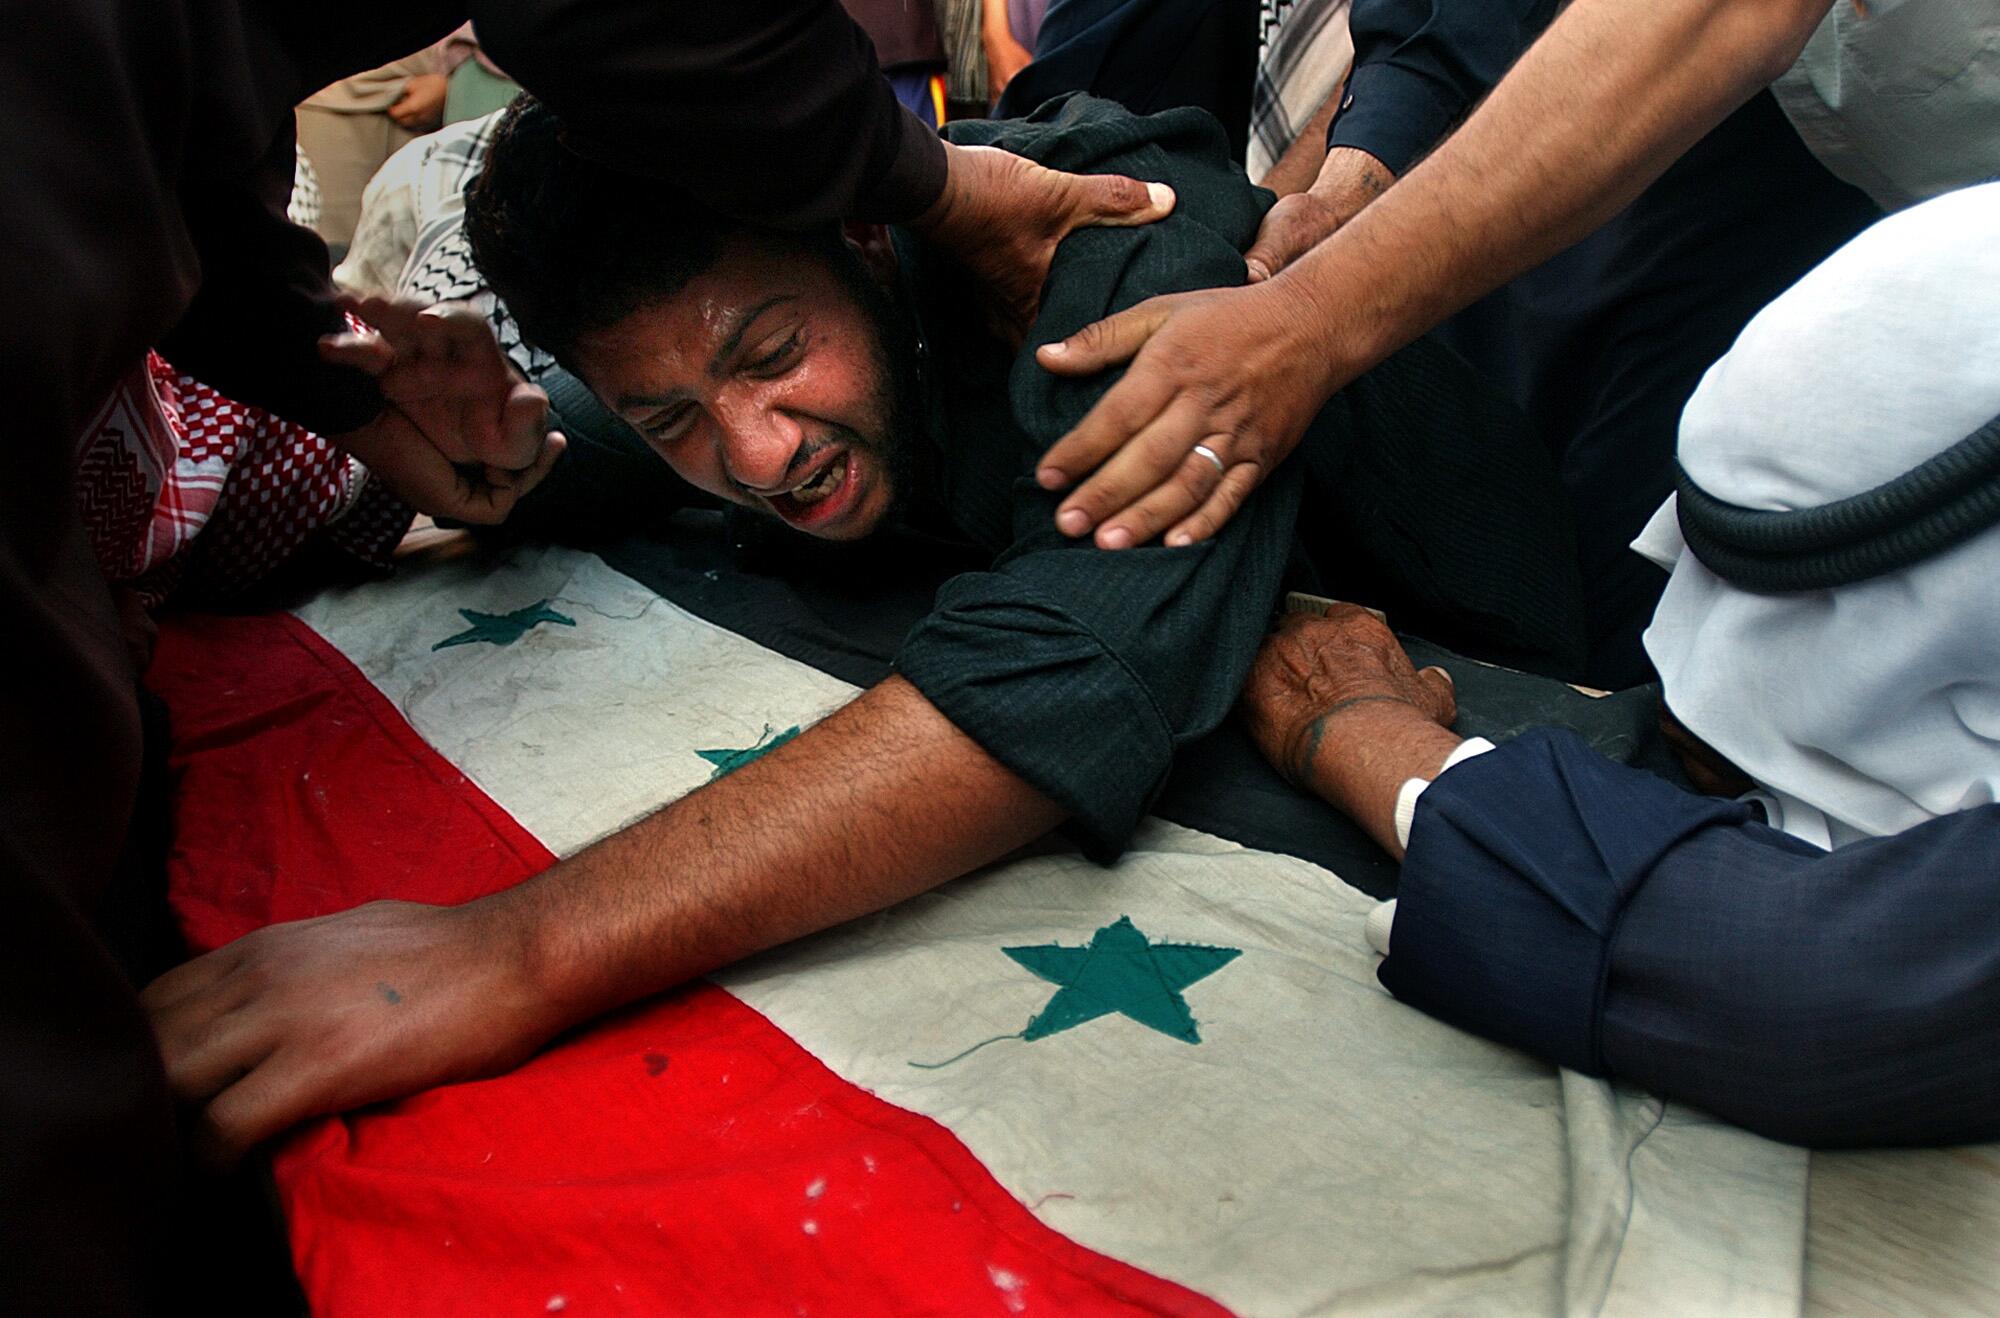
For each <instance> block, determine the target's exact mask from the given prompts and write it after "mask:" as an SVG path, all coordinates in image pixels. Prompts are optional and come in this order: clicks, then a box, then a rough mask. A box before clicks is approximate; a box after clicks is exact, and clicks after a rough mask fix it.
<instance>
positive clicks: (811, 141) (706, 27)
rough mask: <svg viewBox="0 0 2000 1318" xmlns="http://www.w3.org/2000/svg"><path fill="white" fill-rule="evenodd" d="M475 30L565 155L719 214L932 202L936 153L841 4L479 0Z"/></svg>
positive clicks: (915, 211)
mask: <svg viewBox="0 0 2000 1318" xmlns="http://www.w3.org/2000/svg"><path fill="white" fill-rule="evenodd" d="M473 20H474V22H475V24H476V25H477V27H478V29H479V38H480V42H481V44H482V47H483V49H484V51H485V53H486V54H488V55H490V56H491V57H492V58H493V60H494V62H495V63H497V64H498V65H499V66H500V67H502V68H504V69H506V70H507V72H508V74H509V75H510V76H511V77H513V78H515V79H517V80H518V81H519V82H520V83H521V85H522V86H524V87H526V88H527V89H528V90H529V91H531V92H533V93H534V94H535V95H536V96H538V97H540V98H541V99H542V100H543V101H545V102H546V103H547V104H548V105H550V106H551V107H552V108H554V109H555V110H556V112H557V113H558V114H560V115H561V116H562V118H563V121H564V124H565V125H566V138H565V140H566V141H568V142H569V144H570V145H571V146H572V147H573V148H575V149H576V150H578V151H580V152H582V153H583V154H585V155H588V156H591V157H593V158H594V159H598V160H601V161H603V162H604V163H605V164H608V165H612V166H615V167H618V168H622V169H627V170H631V171H634V172H638V173H645V174H650V175H654V176H657V177H661V178H667V179H672V180H674V181H675V182H676V183H678V184H680V185H681V186H683V187H685V188H687V190H688V191H689V192H690V193H692V194H693V195H694V196H696V197H697V198H699V199H700V200H701V201H703V202H705V203H707V204H708V205H710V206H712V207H714V208H715V209H717V210H719V211H721V212H723V213H724V214H727V215H732V216H736V217H738V218H741V219H745V220H751V221H755V222H758V223H763V224H769V225H773V226H778V227H793V228H804V227H809V226H812V225H814V224H820V223H826V222H829V221H835V220H841V219H846V218H856V219H869V220H909V219H913V218H915V217H916V216H917V215H919V214H921V213H922V212H923V210H924V209H925V208H927V207H928V206H929V205H930V204H931V203H932V202H933V201H935V200H937V197H938V195H939V194H940V193H941V192H942V191H943V190H944V177H945V157H944V147H943V144H942V143H941V142H940V141H939V139H938V137H937V135H936V133H934V132H932V131H931V130H930V129H929V128H927V127H925V126H924V124H923V123H922V122H921V121H920V120H918V119H917V118H916V116H914V115H913V114H911V113H910V112H909V111H907V110H905V109H904V108H903V107H902V106H901V105H900V104H899V103H898V102H897V101H896V97H895V93H894V92H893V91H891V90H890V87H889V84H888V83H887V82H886V81H885V80H884V79H883V77H882V76H881V73H880V71H879V70H878V68H877V65H876V58H875V48H874V46H873V45H872V44H871V43H870V42H869V40H868V37H867V35H866V34H865V33H864V32H863V31H862V30H861V28H860V27H859V26H857V25H856V24H855V22H854V20H853V19H851V18H849V17H848V15H847V13H846V11H845V10H843V9H842V8H841V6H840V4H839V3H838V0H795V2H791V3H787V2H785V0H727V2H726V3H698V2H697V3H687V2H685V0H675V2H673V3H658V2H657V0H653V2H649V3H639V2H637V0H621V2H620V3H605V0H504V2H503V0H484V3H478V4H475V5H474V6H473Z"/></svg>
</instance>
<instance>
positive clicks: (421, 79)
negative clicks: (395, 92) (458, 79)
mask: <svg viewBox="0 0 2000 1318" xmlns="http://www.w3.org/2000/svg"><path fill="white" fill-rule="evenodd" d="M450 87H451V79H449V78H447V77H445V75H444V74H442V73H419V74H417V75H416V76H414V77H412V78H411V79H410V80H409V81H407V82H405V83H404V84H403V94H402V95H401V96H398V97H397V98H396V103H395V104H394V105H392V106H390V107H389V117H390V118H391V119H394V120H395V121H396V123H397V124H398V125H399V126H400V127H403V128H406V129H408V130H409V131H410V132H413V133H422V132H427V131H429V130H430V129H433V128H436V127H437V126H438V125H439V124H442V123H443V122H444V98H445V93H446V92H447V91H448V90H450Z"/></svg>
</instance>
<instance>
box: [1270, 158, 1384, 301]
mask: <svg viewBox="0 0 2000 1318" xmlns="http://www.w3.org/2000/svg"><path fill="white" fill-rule="evenodd" d="M1395 181H1396V176H1395V175H1394V174H1392V173H1390V172H1389V170H1388V167H1387V166H1385V165H1383V163H1382V162H1381V161H1379V160H1377V159H1376V158H1375V157H1374V156H1371V155H1369V154H1368V153H1367V152H1366V151H1361V150H1357V149H1356V148H1354V147H1347V146H1337V147H1335V148H1333V149H1332V150H1331V151H1328V152H1327V153H1326V161H1325V163H1323V164H1322V165H1321V166H1320V171H1319V177H1318V178H1317V179H1315V180H1314V181H1313V185H1312V186H1311V187H1310V188H1307V189H1306V190H1305V191H1304V192H1295V193H1293V194H1291V195H1290V196H1288V197H1280V198H1278V204H1277V205H1275V206H1273V207H1271V209H1270V210H1269V211H1268V212H1267V213H1266V214H1265V216H1264V222H1263V223H1262V224H1260V225H1258V226H1257V239H1256V241H1255V242H1253V243H1251V244H1250V250H1249V251H1247V252H1245V253H1244V254H1243V264H1244V265H1245V266H1246V267H1247V268H1248V270H1249V272H1250V282H1251V283H1253V284H1260V283H1262V282H1264V281H1265V280H1266V279H1269V278H1270V277H1271V276H1272V275H1275V274H1277V273H1278V272H1279V271H1280V270H1283V269H1284V268H1285V267H1286V266H1288V265H1290V264H1291V263H1292V262H1294V261H1296V260H1298V259H1299V258H1300V257H1301V256H1304V255H1305V254H1306V253H1307V252H1309V251H1311V250H1312V249H1313V248H1315V247H1317V246H1319V245H1320V244H1321V243H1323V242H1325V241H1326V240H1327V239H1328V238H1331V237H1332V236H1333V235H1334V233H1335V232H1337V231H1338V230H1339V229H1340V226H1342V225H1343V224H1346V223H1347V222H1348V221H1349V220H1351V219H1353V218H1354V217H1355V216H1356V215H1358V214H1360V213H1361V209H1362V207H1364V206H1366V205H1367V204H1368V203H1369V202H1371V201H1373V200H1375V198H1377V197H1379V196H1381V195H1382V194H1383V193H1384V192H1387V191H1388V190H1389V185H1390V184H1391V183H1394V182H1395Z"/></svg>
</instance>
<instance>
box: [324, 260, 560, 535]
mask: <svg viewBox="0 0 2000 1318" xmlns="http://www.w3.org/2000/svg"><path fill="white" fill-rule="evenodd" d="M347 305H348V310H349V311H351V312H352V313H353V314H354V315H356V316H358V317H360V318H361V319H362V320H363V321H365V322H367V324H368V325H369V327H370V329H371V331H372V332H370V333H366V334H354V333H347V334H331V335H328V336H327V337H325V338H323V339H321V340H320V356H321V357H322V358H324V359H325V360H327V361H329V362H335V363H339V364H341V365H346V366H353V367H356V368H358V369H360V370H364V371H367V372H368V373H369V374H370V375H373V376H374V377H375V378H376V380H377V382H378V383H380V385H381V386H382V395H383V397H384V398H385V399H387V400H388V406H387V407H385V408H384V409H383V410H382V413H381V415H380V416H378V417H376V418H375V420H373V421H371V422H369V423H368V424H367V425H365V426H363V427H361V428H360V429H359V430H354V431H350V432H349V433H347V434H345V435H335V436H332V437H331V438H332V439H333V441H334V443H336V444H338V445H339V446H340V447H341V448H343V449H345V450H346V451H347V452H349V453H352V454H353V455H354V456H355V457H357V458H359V459H360V460H361V461H362V462H363V463H365V464H366V465H367V467H368V470H369V472H370V473H371V474H372V475H373V476H375V477H376V478H377V479H379V480H381V481H382V482H383V483H384V484H386V485H387V486H388V487H389V488H390V489H391V490H392V491H394V492H395V494H396V495H397V497H398V498H400V499H402V500H403V502H405V503H407V504H409V505H410V506H411V507H413V508H415V509H416V510H417V511H418V512H423V513H429V514H430V515H432V516H433V517H445V518H450V519H452V520H455V521H461V522H476V523H485V524H491V523H496V522H500V521H503V520H505V518H506V516H507V514H508V513H510V512H512V511H513V508H514V504H515V502H516V501H517V500H519V499H520V497H521V496H522V495H524V494H526V493H527V492H528V491H529V490H532V489H533V488H534V487H535V486H536V485H537V484H538V483H539V482H540V481H541V479H542V477H544V476H546V475H547V474H548V472H549V468H550V467H552V466H554V465H555V461H556V458H557V457H558V456H560V455H561V453H562V450H563V446H564V442H565V441H564V439H563V437H562V436H561V435H560V434H555V433H551V432H550V431H549V429H548V407H549V399H548V395H547V394H545V393H543V392H542V391H541V390H540V389H537V388H535V387H534V386H533V385H530V384H528V383H526V382H524V381H523V380H522V379H521V377H520V375H519V373H518V372H516V371H515V370H514V367H513V364H512V363H510V362H509V361H508V360H507V358H506V355H505V354H504V353H502V352H501V351H500V345H499V344H498V343H497V342H495V341H494V338H493V331H492V329H491V328H490V327H489V326H488V325H487V323H486V320H485V318H484V317H483V316H481V315H480V314H479V313H478V312H476V311H474V310H473V309H472V308H470V307H464V306H450V305H446V306H437V307H425V306H423V305H421V304H418V303H413V302H392V301H389V300H387V299H385V298H365V299H362V300H360V301H358V302H351V303H349V304H347Z"/></svg>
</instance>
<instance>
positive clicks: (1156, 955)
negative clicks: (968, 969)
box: [1000, 915, 1243, 1043]
mask: <svg viewBox="0 0 2000 1318" xmlns="http://www.w3.org/2000/svg"><path fill="white" fill-rule="evenodd" d="M1000 950H1001V951H1003V952H1005V953H1006V954H1007V955H1008V956H1010V957H1012V958H1014V960H1015V961H1017V962H1019V963H1020V964H1021V965H1023V966H1026V967H1027V968H1028V969H1029V970H1032V971H1034V972H1035V974H1037V975H1039V976H1041V977H1042V978H1043V979H1046V980H1047V981H1049V983H1051V984H1058V985H1061V987H1060V988H1059V989H1057V991H1056V995H1055V996H1054V997H1053V998H1050V999H1049V1005H1048V1006H1046V1007H1044V1008H1042V1010H1041V1012H1040V1013H1039V1014H1038V1015H1036V1017H1035V1018H1034V1019H1033V1020H1031V1021H1029V1022H1028V1028H1027V1029H1025V1030H1023V1031H1022V1032H1021V1037H1022V1038H1023V1039H1027V1040H1030V1041H1033V1040H1035V1039H1045V1038H1047V1037H1048V1036H1049V1035H1051V1034H1055V1033H1056V1032H1057V1031H1060V1030H1067V1029H1069V1028H1070V1027H1071V1026H1074V1025H1081V1024H1083V1023H1084V1022H1085V1021H1090V1020H1096V1019H1097V1018H1098V1017H1099V1016H1108V1015H1110V1014H1111V1013H1112V1012H1114V1011H1115V1012H1118V1013H1119V1014H1120V1015H1124V1016H1129V1017H1131V1018H1132V1019H1133V1020H1135V1021H1137V1022H1139V1023H1140V1024H1141V1025H1144V1026H1147V1027H1149V1028H1151V1029H1155V1030H1158V1031H1159V1032H1160V1033H1161V1034H1167V1035H1172V1036H1173V1037H1174V1038H1176V1039H1181V1040H1184V1041H1186V1042H1188V1043H1200V1042H1201V1032H1200V1031H1199V1030H1197V1029H1196V1028H1195V1024H1194V1014H1193V1013H1192V1012H1190V1011H1189V1010H1188V1005H1187V999H1185V998H1183V997H1182V996H1181V990H1182V989H1184V988H1186V987H1187V986H1188V985H1190V984H1192V983H1194V982H1195V981H1196V980H1199V979H1206V978H1207V977H1208V976H1210V975H1212V974H1214V973H1215V972H1216V971H1218V970H1220V969H1222V967H1223V966H1225V965H1227V964H1229V963H1230V962H1231V961H1234V960H1235V959H1236V958H1237V957H1239V956H1241V955H1243V951H1242V949H1241V948H1236V947H1204V946H1202V945H1201V944H1199V943H1152V942H1148V941H1147V940H1146V935H1144V934H1142V933H1140V932H1139V930H1138V927H1137V926H1135V925H1134V924H1133V923H1132V919H1131V917H1130V916H1123V915H1121V916H1119V917H1118V921H1117V923H1116V924H1107V925H1105V926H1104V927H1103V928H1102V929H1099V930H1098V931H1097V933H1096V934H1094V935H1093V936H1092V937H1091V940H1090V945H1089V946H1088V947H1064V946H1063V945H1062V944H1060V943H1045V944H1043V945H1041V946H1039V947H1004V948H1001V949H1000Z"/></svg>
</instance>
